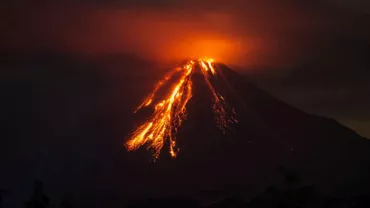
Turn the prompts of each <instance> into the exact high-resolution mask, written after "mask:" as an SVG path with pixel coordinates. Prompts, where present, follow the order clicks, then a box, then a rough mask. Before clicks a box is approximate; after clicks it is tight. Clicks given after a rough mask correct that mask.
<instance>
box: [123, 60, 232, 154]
mask: <svg viewBox="0 0 370 208" xmlns="http://www.w3.org/2000/svg"><path fill="white" fill-rule="evenodd" d="M196 63H197V64H199V66H200V69H201V70H200V71H201V73H202V75H203V77H204V80H205V82H206V84H207V86H208V88H209V89H210V90H211V92H212V96H213V112H214V114H215V120H216V124H217V126H218V127H219V128H220V129H221V130H222V131H223V132H224V133H225V130H226V128H228V126H229V124H231V123H236V122H237V120H236V119H235V111H234V109H229V107H228V104H227V102H226V101H225V99H224V98H223V97H222V96H221V95H220V94H219V93H217V92H216V90H215V88H214V86H213V85H212V83H211V82H210V80H209V77H210V76H216V75H217V73H216V70H215V68H214V64H213V60H212V59H209V58H201V59H199V60H197V61H188V62H187V63H186V64H185V65H183V66H182V67H180V68H175V69H174V70H172V71H170V72H169V73H168V74H166V76H165V77H164V79H163V80H161V81H159V82H158V83H157V84H156V86H155V88H154V90H153V92H152V93H150V94H149V95H148V96H147V97H146V98H145V99H144V101H143V102H142V103H141V104H140V106H139V107H138V108H137V109H136V110H135V112H137V111H139V110H140V109H142V108H144V107H152V108H154V112H153V115H152V116H151V118H149V119H148V120H147V121H146V122H145V123H144V124H142V125H141V126H139V127H138V128H137V129H136V131H134V133H133V134H132V136H131V138H130V139H129V140H128V141H127V142H126V144H125V146H126V148H127V149H128V150H129V151H133V150H136V149H138V148H139V147H141V146H143V145H144V144H147V145H148V149H149V150H151V151H152V152H153V156H154V157H155V158H158V157H159V155H160V152H161V150H162V148H163V146H164V145H165V142H166V141H169V153H170V155H171V156H172V157H173V158H175V157H176V156H177V153H178V152H179V148H178V147H177V144H176V133H177V130H178V128H179V127H180V126H181V124H182V122H183V121H184V119H185V118H186V105H187V103H188V101H189V100H190V99H191V97H192V79H191V78H192V75H193V73H194V71H195V70H194V68H195V64H196ZM176 74H179V75H180V76H179V78H178V79H177V80H176V81H175V82H174V83H173V84H172V86H171V87H170V90H169V92H168V93H167V95H165V98H164V99H161V100H159V101H157V102H156V103H155V102H154V98H155V97H156V94H157V92H158V90H159V89H160V88H161V87H163V86H164V85H165V84H169V83H168V82H169V80H170V79H173V78H174V76H175V75H176ZM154 103H155V104H154Z"/></svg>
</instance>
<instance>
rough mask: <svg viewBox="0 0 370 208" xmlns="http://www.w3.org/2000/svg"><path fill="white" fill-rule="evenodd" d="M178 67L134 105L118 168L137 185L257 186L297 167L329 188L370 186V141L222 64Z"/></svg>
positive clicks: (358, 190) (164, 190) (168, 188)
mask: <svg viewBox="0 0 370 208" xmlns="http://www.w3.org/2000/svg"><path fill="white" fill-rule="evenodd" d="M175 71H176V72H174V73H178V76H177V78H175V79H174V80H175V81H171V79H172V78H170V77H171V76H172V75H171V76H168V77H167V78H165V79H164V80H166V81H164V82H163V81H161V82H159V83H160V84H157V85H156V86H155V87H154V88H155V90H154V94H156V93H157V94H158V95H157V94H156V95H154V94H153V93H152V94H149V95H148V97H146V98H145V99H144V101H143V103H142V104H141V106H140V107H139V108H138V109H137V110H136V113H135V114H134V117H133V118H134V120H136V124H137V125H136V131H135V130H133V133H132V134H131V135H129V136H128V138H127V140H126V148H127V149H128V150H130V151H128V152H124V153H123V156H122V158H124V160H125V161H126V162H124V163H122V165H123V164H125V165H123V166H124V167H125V168H124V171H123V172H122V171H116V173H118V174H122V177H123V178H125V179H126V180H127V181H126V182H125V183H124V184H125V186H129V187H130V190H131V193H133V192H136V193H143V192H145V193H151V194H153V195H162V194H164V195H179V194H185V193H186V194H189V193H198V192H199V191H202V190H220V189H223V187H225V186H230V185H231V186H237V187H239V188H240V187H242V189H243V190H244V192H246V193H253V192H256V191H257V190H261V189H262V188H261V187H266V186H268V185H269V184H271V183H274V182H276V174H277V172H278V170H281V169H291V170H295V171H298V172H299V173H300V174H301V175H302V176H301V177H302V178H304V180H305V183H307V184H310V185H312V186H314V187H315V188H316V189H317V190H318V191H320V192H322V193H324V194H328V195H335V196H347V195H363V194H367V193H370V180H369V177H368V175H369V174H370V141H369V140H367V139H365V138H363V137H361V136H359V135H358V134H357V133H356V132H354V131H352V130H350V129H348V128H346V127H344V126H342V125H340V124H339V123H338V122H336V121H335V120H333V119H328V118H324V117H319V116H314V115H310V114H307V113H305V112H303V111H301V110H299V109H296V108H294V107H291V106H289V105H287V104H285V103H284V102H281V101H279V100H277V99H276V98H274V97H273V96H271V95H270V94H268V93H266V92H264V91H262V90H261V89H259V88H258V87H256V86H255V85H253V84H251V83H249V82H248V81H247V80H246V79H245V77H243V76H241V75H239V74H237V73H236V72H234V71H233V70H232V69H230V68H229V67H227V66H226V65H224V64H222V63H214V62H212V61H208V62H207V61H204V60H200V61H197V60H195V61H189V62H186V63H185V64H183V65H180V66H179V67H178V68H177V70H175ZM174 76H175V75H174ZM175 77H176V76H175ZM166 82H168V84H167V85H166ZM180 82H181V84H179V83H180ZM159 85H160V86H159ZM159 88H164V91H163V92H159V91H160V89H159ZM157 91H158V92H157ZM157 96H158V98H157ZM171 96H172V98H173V99H172V101H171ZM176 98H178V99H180V102H178V103H176ZM171 102H172V103H171ZM218 102H220V103H218ZM218 104H219V106H217V105H218ZM170 105H172V106H170ZM163 106H164V107H165V108H163V110H161V107H163ZM158 108H159V110H158ZM166 112H167V113H168V115H167V114H166ZM166 116H169V117H170V118H171V119H173V120H171V119H169V118H166ZM176 116H177V117H176ZM166 119H167V120H166ZM176 119H177V120H176ZM138 120H139V121H138ZM163 122H164V123H163ZM166 122H167V124H165V123H166ZM162 128H163V129H162ZM162 130H163V131H162ZM171 156H172V157H171ZM151 158H152V159H151ZM150 161H152V162H150ZM153 161H155V162H153ZM117 165H118V164H117ZM123 166H122V168H123Z"/></svg>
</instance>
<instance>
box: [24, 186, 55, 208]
mask: <svg viewBox="0 0 370 208" xmlns="http://www.w3.org/2000/svg"><path fill="white" fill-rule="evenodd" d="M43 189H44V187H43V183H42V182H41V181H39V180H35V183H34V189H33V194H32V196H31V198H30V200H28V201H26V202H25V204H24V207H25V208H47V207H49V205H50V200H49V197H47V196H46V195H45V194H44V190H43Z"/></svg>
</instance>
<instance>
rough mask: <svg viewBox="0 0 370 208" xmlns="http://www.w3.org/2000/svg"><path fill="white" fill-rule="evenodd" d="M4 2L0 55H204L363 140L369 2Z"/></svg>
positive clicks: (367, 120) (369, 71) (369, 89)
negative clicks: (342, 125) (246, 75)
mask: <svg viewBox="0 0 370 208" xmlns="http://www.w3.org/2000/svg"><path fill="white" fill-rule="evenodd" d="M38 2H39V3H34V2H33V1H22V0H18V1H9V2H4V3H1V4H2V5H1V9H0V11H1V14H2V18H1V20H0V23H1V24H0V29H1V31H2V35H1V37H2V38H1V40H0V45H2V46H3V47H2V48H4V49H3V50H4V52H5V53H6V52H7V51H12V53H23V54H27V53H29V54H32V53H35V52H36V51H56V52H63V53H70V54H73V56H76V57H78V58H84V59H86V58H94V59H96V57H100V56H104V55H106V54H115V53H130V54H136V55H138V56H140V57H143V58H145V59H148V60H151V61H155V62H163V63H169V62H173V61H177V60H181V59H183V58H188V57H198V56H203V55H206V56H211V57H214V58H215V59H216V60H219V61H222V62H225V63H227V64H229V65H232V66H234V67H235V68H236V69H237V70H238V71H239V72H240V73H244V74H248V75H249V78H250V79H252V80H253V81H254V82H255V83H256V84H257V85H259V86H261V87H262V88H264V89H266V90H267V91H269V92H271V93H273V94H274V95H276V96H277V97H278V98H280V99H282V100H284V101H286V102H288V103H290V104H292V105H294V106H297V107H299V108H301V109H303V110H306V111H308V112H311V113H315V114H319V115H324V116H329V117H333V118H335V119H338V120H339V121H341V122H342V123H344V124H346V125H348V126H350V127H351V128H354V129H355V130H357V131H359V132H360V133H361V134H362V135H364V136H367V137H370V110H369V108H368V107H367V106H370V96H369V95H370V84H369V81H368V80H369V78H370V68H369V67H370V63H369V60H368V57H369V55H370V29H369V28H370V3H369V1H367V0H357V1H355V0H340V1H339V0H311V1H309V0H303V1H297V0H280V1H275V0H234V1H233V0H229V1H221V0H216V1H211V0H204V1H201V0H187V1H180V0H177V1H176V0H157V1H152V0H150V1H149V0H146V1H145V0H132V1H124V0H108V1H107V0H106V1H103V0H100V1H99V0H95V1H88V0H80V1H61V0H60V1H58V0H55V1H38Z"/></svg>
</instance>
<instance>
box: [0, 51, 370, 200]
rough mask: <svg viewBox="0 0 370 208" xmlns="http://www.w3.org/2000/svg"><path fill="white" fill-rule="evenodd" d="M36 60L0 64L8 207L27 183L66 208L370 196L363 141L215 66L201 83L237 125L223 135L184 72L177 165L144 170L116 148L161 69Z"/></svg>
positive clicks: (145, 158)
mask: <svg viewBox="0 0 370 208" xmlns="http://www.w3.org/2000/svg"><path fill="white" fill-rule="evenodd" d="M56 57H58V56H56ZM45 59H47V61H45V60H43V59H42V60H36V61H35V60H34V59H30V60H31V61H30V62H31V63H25V64H19V63H18V62H17V64H15V66H14V64H12V63H7V64H6V66H2V68H4V69H8V70H6V72H4V74H5V75H6V76H3V82H1V84H2V88H1V91H2V94H3V97H4V99H3V101H2V103H1V112H2V113H3V115H4V116H3V117H2V118H1V119H2V120H1V121H2V122H1V123H2V126H3V130H2V131H1V132H0V133H1V136H2V138H4V139H3V140H2V141H1V146H0V148H1V150H2V151H0V154H1V155H2V156H3V157H1V158H0V161H1V164H2V167H4V168H2V170H4V171H1V172H0V176H1V177H0V179H1V185H2V186H4V187H0V188H5V189H6V190H8V189H9V190H12V193H13V192H14V194H12V197H13V198H16V199H17V200H18V199H19V198H17V196H18V194H19V192H18V190H19V189H22V190H23V189H24V190H25V188H24V187H25V185H24V184H25V182H24V181H25V180H32V179H33V177H37V178H40V179H41V180H42V181H43V184H44V186H45V189H46V190H48V192H47V193H46V195H47V196H48V197H50V201H51V202H55V203H57V202H58V201H61V200H57V199H55V198H56V195H61V193H68V195H71V196H73V197H72V198H73V199H75V200H73V206H74V207H123V206H124V205H127V204H126V202H127V203H128V204H130V203H131V202H132V204H133V206H134V205H137V206H139V207H140V206H141V207H143V206H144V207H145V206H146V205H148V204H149V205H153V204H156V203H157V202H158V204H162V206H165V205H169V204H171V203H172V204H179V203H183V205H184V206H188V207H189V206H193V205H194V204H196V206H198V205H199V204H201V205H202V206H203V205H204V206H208V207H221V206H226V205H230V204H234V205H235V206H242V205H244V204H245V203H249V205H250V207H253V206H252V205H251V204H254V205H255V207H260V205H261V203H262V204H263V203H265V201H268V200H270V202H271V201H273V202H274V203H275V202H276V201H284V202H286V203H293V204H294V203H296V201H294V200H293V199H292V198H297V197H298V196H299V197H302V198H303V199H302V201H303V202H302V203H306V202H307V201H309V202H312V201H313V199H312V198H314V199H315V200H318V199H317V195H319V194H320V196H327V197H329V198H330V200H329V201H337V199H341V198H346V199H348V198H351V199H352V198H353V197H360V198H361V197H362V198H361V200H362V199H363V198H364V197H365V198H366V197H367V196H368V193H370V190H369V189H370V185H369V184H370V182H369V177H368V175H369V173H370V141H369V140H366V139H365V138H363V137H361V136H359V135H357V134H356V132H354V131H352V130H350V129H348V128H346V127H344V126H342V125H340V124H339V123H338V122H336V121H335V120H333V119H328V118H323V117H318V116H313V115H309V114H306V113H304V112H302V111H300V110H299V109H296V108H293V107H291V106H289V105H287V104H285V103H283V102H281V101H279V100H278V99H276V98H274V97H273V96H271V95H270V94H268V93H267V92H264V91H263V90H261V89H259V88H258V87H256V86H255V85H253V84H252V83H250V82H248V81H247V80H246V79H245V78H244V77H242V76H240V75H238V74H237V73H235V72H234V71H233V70H231V69H230V68H228V67H227V66H226V65H224V64H217V70H218V72H220V73H218V74H219V75H218V76H217V77H213V78H211V82H212V83H213V84H214V86H215V88H216V90H217V91H218V92H219V93H220V94H222V95H223V96H224V97H225V99H226V100H227V101H228V104H229V105H230V106H231V107H233V108H235V111H236V118H237V119H238V121H239V122H238V123H237V124H236V125H232V126H231V129H230V130H229V131H227V132H226V133H225V134H223V133H222V131H221V130H220V129H218V128H217V127H216V125H215V122H214V115H213V112H212V108H211V106H212V96H211V94H210V91H209V89H208V88H207V87H206V85H205V82H204V79H203V77H202V76H201V75H200V74H194V75H193V82H194V85H193V98H192V99H191V100H190V101H189V103H188V106H187V119H186V120H185V121H184V123H183V125H182V126H181V127H180V128H179V131H178V135H177V141H178V146H179V148H180V152H179V154H178V157H177V158H176V159H172V158H170V157H169V155H168V153H167V148H166V147H165V148H163V152H162V154H161V155H160V158H159V159H158V160H157V161H156V162H153V161H152V157H151V153H150V152H149V151H147V150H146V149H145V147H143V148H140V149H138V150H137V151H135V152H127V151H126V150H125V148H124V146H123V142H124V138H127V137H128V136H129V134H130V132H132V130H134V128H135V127H136V126H137V125H139V124H140V123H141V122H143V119H144V118H146V116H147V115H150V113H151V109H143V111H141V112H139V113H138V114H137V115H132V110H133V109H134V107H135V105H136V104H138V103H139V102H140V99H142V98H143V96H145V94H146V93H149V92H150V90H151V87H152V86H153V85H154V84H155V82H154V81H153V80H152V79H153V77H155V78H157V77H158V78H161V74H162V72H159V71H155V72H151V71H149V70H140V69H139V68H140V67H139V66H142V67H144V68H147V67H148V66H147V64H140V63H137V64H135V65H134V66H130V65H132V64H129V65H127V66H126V65H120V64H118V65H119V66H117V67H115V68H117V70H116V71H114V70H112V71H108V69H105V68H104V66H105V65H106V64H104V66H95V65H92V64H86V63H84V62H82V63H81V62H79V61H76V60H72V61H71V60H70V59H69V58H62V59H59V58H56V59H57V61H52V60H51V59H50V58H45ZM113 59H114V60H116V59H117V58H115V57H114V58H113ZM10 62H11V61H10ZM137 62H140V60H139V61H137ZM135 63H136V62H135ZM144 65H145V66H144ZM113 68H114V67H113ZM104 70H105V71H104ZM223 76H224V77H225V79H224V78H223ZM150 80H152V81H150ZM291 170H293V172H296V173H297V174H293V173H291V172H292V171H291ZM281 175H284V176H283V177H285V178H286V180H285V181H287V182H284V183H283V184H281ZM297 181H299V183H300V184H302V185H301V186H298V185H296V184H297ZM14 183H16V184H15V185H12V184H14ZM3 184H5V185H3ZM12 186H13V187H12ZM281 187H282V188H281ZM13 190H14V191H13ZM25 192H26V193H25V194H24V195H27V196H25V197H23V198H24V201H27V200H28V199H29V193H30V191H26V190H25ZM13 195H14V196H13ZM31 198H32V197H31ZM144 199H149V201H146V200H144ZM7 200H11V199H8V198H7V196H4V197H3V202H6V201H7ZM137 201H139V202H140V203H141V204H140V203H136V202H137ZM163 201H165V202H163ZM146 202H148V203H146ZM167 202H168V203H167ZM163 203H164V205H163ZM279 203H280V202H279ZM297 203H298V202H297ZM307 203H308V202H307ZM64 204H66V203H64ZM67 204H68V203H67ZM321 204H322V203H321ZM121 205H122V206H121ZM63 206H65V205H63ZM68 206H72V205H68ZM194 206H195V205H194ZM313 207H315V206H313Z"/></svg>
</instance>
